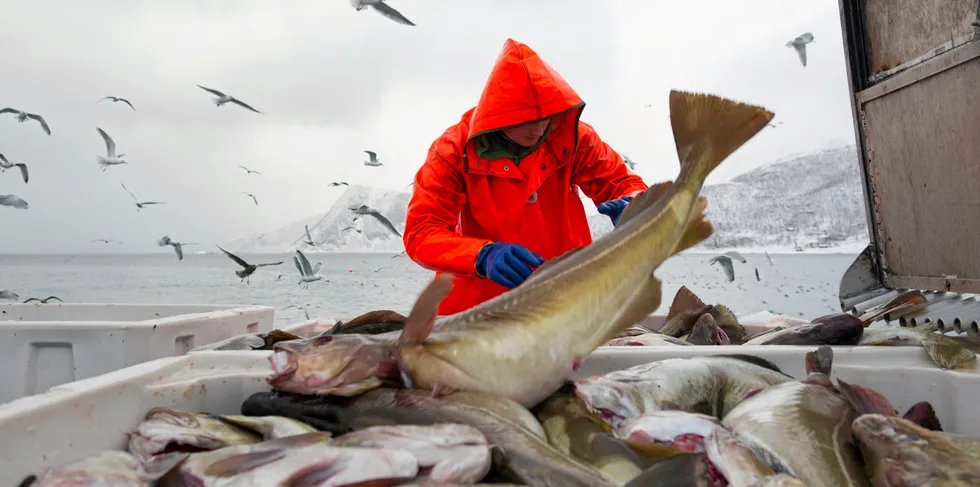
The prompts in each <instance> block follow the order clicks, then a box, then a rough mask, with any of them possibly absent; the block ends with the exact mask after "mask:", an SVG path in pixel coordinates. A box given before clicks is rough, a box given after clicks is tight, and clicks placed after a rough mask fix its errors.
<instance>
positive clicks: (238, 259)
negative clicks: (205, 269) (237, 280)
mask: <svg viewBox="0 0 980 487" xmlns="http://www.w3.org/2000/svg"><path fill="white" fill-rule="evenodd" d="M215 247H218V250H220V251H222V252H224V253H225V255H227V256H228V258H229V259H231V260H233V261H235V262H236V263H237V264H238V265H240V266H242V267H246V268H247V267H248V262H245V261H244V260H242V258H241V257H239V256H237V255H235V254H233V253H231V252H228V251H227V250H225V249H223V248H221V246H219V245H215ZM280 264H282V262H280Z"/></svg>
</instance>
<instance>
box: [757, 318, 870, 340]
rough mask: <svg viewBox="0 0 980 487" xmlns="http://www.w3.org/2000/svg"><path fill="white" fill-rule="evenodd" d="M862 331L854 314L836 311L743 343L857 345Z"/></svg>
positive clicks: (863, 329)
mask: <svg viewBox="0 0 980 487" xmlns="http://www.w3.org/2000/svg"><path fill="white" fill-rule="evenodd" d="M864 332H865V328H864V325H863V324H862V323H861V320H860V319H858V318H857V317H856V316H854V315H851V314H848V313H837V314H833V315H826V316H821V317H819V318H815V319H814V320H812V321H811V322H810V323H809V324H806V325H799V326H793V327H790V328H785V329H782V330H779V331H776V332H773V333H769V334H766V335H762V336H759V337H757V338H753V339H751V340H749V341H747V342H745V343H744V344H743V345H814V346H819V345H857V344H858V342H859V341H860V340H861V337H862V336H863V334H864Z"/></svg>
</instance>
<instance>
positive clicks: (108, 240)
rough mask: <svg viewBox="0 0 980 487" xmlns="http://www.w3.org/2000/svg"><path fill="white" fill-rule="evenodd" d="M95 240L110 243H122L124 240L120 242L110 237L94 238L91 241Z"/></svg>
mask: <svg viewBox="0 0 980 487" xmlns="http://www.w3.org/2000/svg"><path fill="white" fill-rule="evenodd" d="M95 242H102V243H104V244H109V243H112V242H116V243H120V244H121V243H122V242H120V241H118V240H112V239H109V238H97V239H95V240H93V241H92V242H91V243H95Z"/></svg>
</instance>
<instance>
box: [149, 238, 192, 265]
mask: <svg viewBox="0 0 980 487" xmlns="http://www.w3.org/2000/svg"><path fill="white" fill-rule="evenodd" d="M157 245H159V246H161V247H164V246H166V245H170V246H171V247H173V248H174V253H175V254H177V260H178V261H180V260H184V246H185V245H197V243H195V242H188V243H180V242H178V241H176V240H173V239H171V238H170V236H169V235H164V236H163V237H161V238H160V240H157Z"/></svg>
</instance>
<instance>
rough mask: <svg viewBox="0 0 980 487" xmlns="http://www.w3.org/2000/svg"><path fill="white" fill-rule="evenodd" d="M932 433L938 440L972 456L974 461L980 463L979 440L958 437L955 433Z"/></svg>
mask: <svg viewBox="0 0 980 487" xmlns="http://www.w3.org/2000/svg"><path fill="white" fill-rule="evenodd" d="M933 432H934V433H936V435H937V436H939V437H940V438H942V439H944V440H946V441H947V442H949V443H950V444H951V445H953V446H955V447H956V448H959V449H960V450H962V451H963V452H964V453H966V454H968V455H970V456H972V457H973V458H974V459H975V460H974V461H977V462H980V438H974V437H972V436H966V435H958V434H955V433H946V432H944V431H935V430H933Z"/></svg>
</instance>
